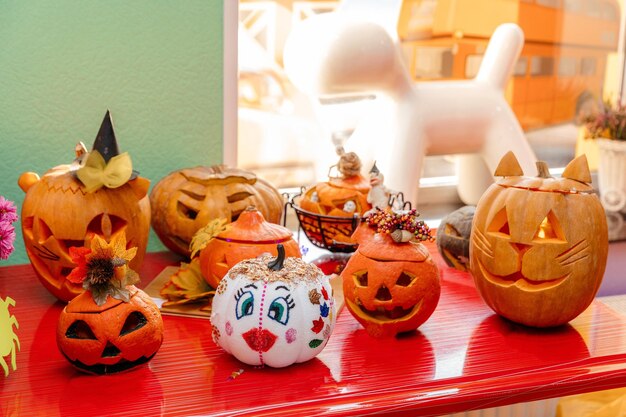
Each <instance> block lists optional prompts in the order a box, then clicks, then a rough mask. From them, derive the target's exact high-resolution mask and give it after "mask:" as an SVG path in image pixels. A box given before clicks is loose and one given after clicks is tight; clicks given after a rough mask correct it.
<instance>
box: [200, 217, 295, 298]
mask: <svg viewBox="0 0 626 417" xmlns="http://www.w3.org/2000/svg"><path fill="white" fill-rule="evenodd" d="M279 243H281V244H282V245H283V247H284V249H285V255H286V256H288V257H296V258H300V257H301V256H302V255H301V254H300V248H299V247H298V242H296V241H295V240H294V239H293V235H292V233H291V231H290V230H289V229H287V228H286V227H283V226H279V225H277V224H272V223H268V222H266V221H265V219H264V218H263V215H262V214H261V212H260V211H258V210H257V209H256V208H254V207H252V206H250V207H248V208H247V209H246V210H245V211H244V212H243V213H241V215H240V216H239V218H238V219H237V221H235V222H233V223H231V224H230V227H228V228H227V229H226V230H224V231H223V232H221V233H220V234H218V235H217V236H216V237H215V238H213V239H211V241H210V242H209V243H208V244H207V245H206V246H205V247H204V249H202V251H201V252H200V269H201V271H202V276H203V277H204V279H205V280H206V281H207V282H208V283H209V285H210V286H211V287H213V288H217V286H218V285H219V283H220V281H221V280H222V278H223V277H224V276H225V275H226V273H227V272H228V270H229V269H230V268H232V267H233V266H235V264H237V263H239V262H241V261H243V260H244V259H250V258H256V257H257V256H259V255H261V254H263V253H271V254H272V255H277V252H276V245H277V244H279Z"/></svg>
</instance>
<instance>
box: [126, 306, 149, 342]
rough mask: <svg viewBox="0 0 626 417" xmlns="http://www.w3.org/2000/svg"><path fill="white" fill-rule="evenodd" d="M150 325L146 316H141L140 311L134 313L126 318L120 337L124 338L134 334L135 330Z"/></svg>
mask: <svg viewBox="0 0 626 417" xmlns="http://www.w3.org/2000/svg"><path fill="white" fill-rule="evenodd" d="M147 323H148V319H146V316H144V315H143V314H141V313H140V312H139V311H133V312H132V313H130V314H129V315H128V317H126V321H125V322H124V326H123V327H122V330H121V331H120V336H124V335H126V334H128V333H132V332H134V331H135V330H138V329H141V328H142V327H143V326H145V325H146V324H147Z"/></svg>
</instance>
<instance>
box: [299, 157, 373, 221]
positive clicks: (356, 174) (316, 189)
mask: <svg viewBox="0 0 626 417" xmlns="http://www.w3.org/2000/svg"><path fill="white" fill-rule="evenodd" d="M332 168H333V167H331V169H332ZM337 170H338V171H339V173H340V175H339V176H336V177H331V176H330V175H329V179H328V181H327V182H320V183H318V184H315V185H314V186H312V187H309V188H308V189H307V190H305V191H304V193H303V195H302V197H301V198H300V200H299V202H298V203H299V205H300V208H302V209H303V210H307V211H309V212H311V213H317V214H322V215H327V216H336V217H352V216H354V215H355V214H357V215H361V214H363V213H365V212H366V211H368V210H369V209H371V208H372V206H371V205H370V203H369V202H368V201H367V195H368V193H369V191H370V188H371V187H370V183H369V180H367V179H366V178H365V177H363V175H361V173H360V170H361V161H360V160H359V157H358V156H357V155H356V154H355V153H353V152H349V153H345V154H342V155H341V158H340V161H339V163H338V165H337Z"/></svg>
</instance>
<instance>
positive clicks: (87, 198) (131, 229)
mask: <svg viewBox="0 0 626 417" xmlns="http://www.w3.org/2000/svg"><path fill="white" fill-rule="evenodd" d="M81 146H84V145H82V144H81ZM79 149H80V151H79ZM103 149H107V150H108V151H109V152H108V154H107V155H106V156H107V158H114V157H115V156H116V155H117V152H118V150H117V141H116V138H115V133H114V130H113V125H112V121H111V118H110V115H109V113H108V112H107V114H106V115H105V118H104V120H103V122H102V125H101V126H100V130H99V132H98V135H97V136H96V140H95V141H94V145H93V150H92V153H93V152H94V151H97V150H100V151H101V152H102V153H103V154H104V151H103ZM85 153H86V150H85V149H84V147H83V148H82V149H81V147H79V146H77V159H76V160H75V161H74V162H73V163H72V164H69V165H59V166H57V167H54V168H52V169H50V170H49V171H48V172H46V173H45V174H44V175H43V176H42V177H41V178H39V175H37V174H36V173H33V172H26V173H23V174H22V175H21V176H20V178H19V180H18V184H19V186H20V188H22V190H23V191H24V192H25V193H26V195H25V197H24V203H23V205H22V236H23V237H24V246H25V247H26V253H27V254H28V258H29V259H30V262H31V264H32V266H33V269H34V270H35V273H36V275H37V277H38V278H39V280H40V281H41V283H42V284H43V285H44V286H45V287H46V289H47V290H48V291H50V292H51V293H52V294H53V295H54V296H55V297H57V298H59V299H60V300H62V301H69V300H71V299H72V298H74V297H75V296H77V295H78V294H80V293H81V292H82V291H83V289H82V288H81V287H80V285H77V284H74V283H72V282H69V281H68V280H67V275H68V274H69V273H70V271H71V270H72V268H74V266H75V265H74V263H73V262H72V260H71V257H70V254H69V250H70V248H72V247H88V246H89V245H90V244H91V241H92V240H93V239H94V236H100V237H102V238H104V239H105V240H106V241H110V240H111V239H112V238H114V237H115V236H119V235H120V234H122V233H123V234H125V236H126V239H127V242H128V245H129V247H131V246H132V247H136V248H137V255H136V256H135V258H134V259H133V260H132V261H131V264H130V266H131V268H133V269H139V268H140V267H141V264H142V262H143V257H144V255H145V253H146V247H147V244H148V233H149V232H150V201H149V199H148V188H149V187H150V181H149V180H147V179H145V178H142V177H140V176H137V174H136V172H133V174H132V177H131V179H130V180H129V181H127V182H125V183H124V184H122V185H120V186H117V187H116V188H107V187H102V188H99V189H97V190H95V191H94V190H92V191H88V190H87V188H86V186H85V185H84V184H83V183H82V182H81V180H79V179H78V178H77V172H78V171H79V170H80V169H81V165H82V164H81V162H80V158H81V157H83V158H84V157H85ZM79 155H80V156H79ZM105 160H106V159H105Z"/></svg>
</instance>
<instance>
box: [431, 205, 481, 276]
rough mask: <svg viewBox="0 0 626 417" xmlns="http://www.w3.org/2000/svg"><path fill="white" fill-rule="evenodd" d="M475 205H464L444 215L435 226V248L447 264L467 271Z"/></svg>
mask: <svg viewBox="0 0 626 417" xmlns="http://www.w3.org/2000/svg"><path fill="white" fill-rule="evenodd" d="M475 211H476V207H475V206H465V207H461V208H460V209H458V210H454V211H453V212H452V213H450V214H448V215H447V216H445V217H444V218H443V219H442V220H441V223H440V224H439V227H438V228H437V249H438V250H439V253H440V254H441V257H442V258H443V260H444V261H445V262H446V264H447V265H448V266H451V267H452V268H456V269H458V270H459V271H467V269H468V264H469V239H470V233H471V231H472V220H473V219H474V212H475Z"/></svg>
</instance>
